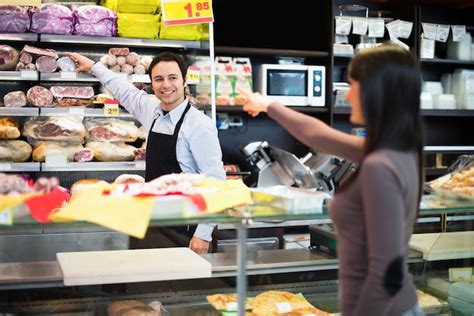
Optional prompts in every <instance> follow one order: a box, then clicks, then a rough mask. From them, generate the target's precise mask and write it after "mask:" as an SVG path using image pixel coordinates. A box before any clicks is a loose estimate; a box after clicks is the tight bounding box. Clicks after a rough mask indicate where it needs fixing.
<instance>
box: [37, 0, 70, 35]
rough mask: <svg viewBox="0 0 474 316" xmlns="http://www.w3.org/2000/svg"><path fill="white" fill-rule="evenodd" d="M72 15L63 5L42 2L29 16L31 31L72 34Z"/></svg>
mask: <svg viewBox="0 0 474 316" xmlns="http://www.w3.org/2000/svg"><path fill="white" fill-rule="evenodd" d="M73 28H74V15H73V13H72V11H71V10H70V9H69V8H68V7H66V6H65V5H61V4H57V3H45V4H42V5H41V6H40V7H39V8H38V10H37V11H36V12H34V13H33V15H32V17H31V31H33V32H36V33H46V34H72V31H73Z"/></svg>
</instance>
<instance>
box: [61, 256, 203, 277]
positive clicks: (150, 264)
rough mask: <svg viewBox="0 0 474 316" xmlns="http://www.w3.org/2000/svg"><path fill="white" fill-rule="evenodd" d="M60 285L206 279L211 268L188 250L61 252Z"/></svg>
mask: <svg viewBox="0 0 474 316" xmlns="http://www.w3.org/2000/svg"><path fill="white" fill-rule="evenodd" d="M56 259H57V261H58V263H59V266H60V268H61V272H62V274H63V278H64V285H67V286H72V285H96V284H111V283H131V282H146V281H163V280H180V279H194V278H209V277H210V276H211V273H212V265H211V263H210V262H209V261H207V260H206V259H204V258H202V257H201V256H199V255H198V254H196V253H195V252H193V251H192V250H190V249H188V248H162V249H135V250H113V251H86V252H62V253H57V254H56Z"/></svg>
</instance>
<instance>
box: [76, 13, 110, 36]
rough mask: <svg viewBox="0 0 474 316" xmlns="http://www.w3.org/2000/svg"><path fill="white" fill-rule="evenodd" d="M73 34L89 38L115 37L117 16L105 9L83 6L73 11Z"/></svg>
mask: <svg viewBox="0 0 474 316" xmlns="http://www.w3.org/2000/svg"><path fill="white" fill-rule="evenodd" d="M74 16H75V18H76V24H75V25H74V34H76V35H89V36H115V34H116V32H117V15H116V14H115V13H114V12H113V11H112V10H109V9H107V8H105V7H102V6H98V5H83V6H80V7H78V8H77V9H76V10H75V11H74Z"/></svg>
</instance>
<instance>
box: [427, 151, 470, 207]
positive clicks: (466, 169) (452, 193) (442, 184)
mask: <svg viewBox="0 0 474 316" xmlns="http://www.w3.org/2000/svg"><path fill="white" fill-rule="evenodd" d="M426 188H427V189H428V190H429V191H431V192H432V193H435V194H438V195H440V196H442V197H444V198H448V199H457V200H464V201H469V202H473V201H474V160H471V161H469V162H467V163H465V164H464V165H463V166H462V167H460V168H458V169H457V170H456V171H453V172H451V173H449V174H447V175H444V176H442V177H440V178H438V179H435V180H433V181H431V182H429V183H427V186H426Z"/></svg>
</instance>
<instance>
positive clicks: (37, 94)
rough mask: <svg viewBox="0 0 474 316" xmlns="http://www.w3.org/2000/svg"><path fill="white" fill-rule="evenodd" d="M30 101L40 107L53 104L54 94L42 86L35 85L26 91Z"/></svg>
mask: <svg viewBox="0 0 474 316" xmlns="http://www.w3.org/2000/svg"><path fill="white" fill-rule="evenodd" d="M26 98H27V99H28V103H29V104H31V105H34V106H38V107H51V106H53V94H52V93H51V91H49V90H48V89H46V88H45V87H42V86H34V87H31V88H30V89H28V91H27V92H26Z"/></svg>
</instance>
